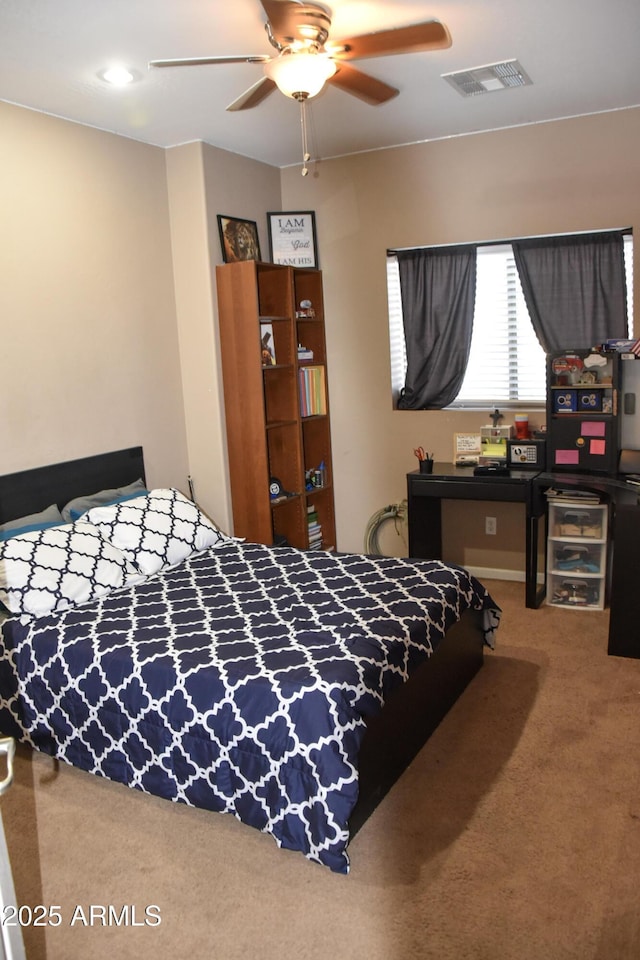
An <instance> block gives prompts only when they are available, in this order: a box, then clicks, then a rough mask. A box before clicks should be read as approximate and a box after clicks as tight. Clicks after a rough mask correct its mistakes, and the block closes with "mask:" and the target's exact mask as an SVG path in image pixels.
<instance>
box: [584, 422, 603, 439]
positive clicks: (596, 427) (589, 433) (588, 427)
mask: <svg viewBox="0 0 640 960" xmlns="http://www.w3.org/2000/svg"><path fill="white" fill-rule="evenodd" d="M580 433H581V434H582V436H583V437H604V435H605V425H604V423H603V422H602V421H600V420H586V421H585V422H584V423H581V424H580Z"/></svg>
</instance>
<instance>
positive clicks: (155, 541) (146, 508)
mask: <svg viewBox="0 0 640 960" xmlns="http://www.w3.org/2000/svg"><path fill="white" fill-rule="evenodd" d="M85 517H86V519H87V520H89V521H90V522H91V523H94V524H95V525H96V527H97V528H98V530H100V532H101V534H102V536H103V537H104V538H105V540H108V541H109V542H110V543H112V544H113V545H114V546H115V547H117V548H118V550H122V552H123V553H124V555H125V556H126V558H127V560H129V561H130V563H132V564H133V565H134V566H135V567H136V568H137V569H138V570H139V571H140V573H143V574H145V575H149V574H152V573H157V572H158V571H159V570H162V569H163V568H164V567H167V566H173V565H174V564H176V563H179V562H180V561H181V560H185V559H186V558H187V557H189V556H191V554H192V553H195V552H196V551H199V550H206V549H207V547H217V546H220V545H221V544H223V543H228V542H230V541H231V539H232V538H231V537H228V536H226V534H224V533H221V531H220V530H218V528H217V527H216V526H215V525H214V524H213V523H212V522H211V521H210V520H209V519H208V518H207V517H205V515H204V514H203V513H202V512H201V511H200V510H199V509H198V507H196V505H195V503H192V502H191V500H187V498H186V497H185V496H183V495H182V494H181V493H180V492H179V491H178V490H173V489H171V490H165V489H159V490H151V491H150V493H149V494H148V495H147V496H146V497H136V498H135V499H134V500H125V501H123V502H122V503H114V504H111V505H110V506H108V507H94V508H93V509H92V510H89V512H88V513H87V514H85Z"/></svg>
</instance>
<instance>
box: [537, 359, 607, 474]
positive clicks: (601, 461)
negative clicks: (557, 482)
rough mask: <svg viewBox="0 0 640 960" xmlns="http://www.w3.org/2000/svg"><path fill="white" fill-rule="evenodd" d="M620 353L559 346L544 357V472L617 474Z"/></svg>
mask: <svg viewBox="0 0 640 960" xmlns="http://www.w3.org/2000/svg"><path fill="white" fill-rule="evenodd" d="M619 398H620V354H619V353H614V352H601V351H598V350H563V351H562V352H561V353H554V354H552V355H551V356H549V357H548V358H547V470H549V471H553V472H554V473H556V472H564V471H566V472H569V473H597V474H605V475H608V476H615V475H616V473H617V470H618V456H619V450H620V409H619V408H620V403H619Z"/></svg>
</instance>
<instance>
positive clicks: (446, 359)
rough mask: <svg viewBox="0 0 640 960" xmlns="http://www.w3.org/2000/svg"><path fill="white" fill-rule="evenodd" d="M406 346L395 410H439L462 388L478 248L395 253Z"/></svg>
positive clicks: (465, 367) (473, 300)
mask: <svg viewBox="0 0 640 960" xmlns="http://www.w3.org/2000/svg"><path fill="white" fill-rule="evenodd" d="M396 256H397V257H398V268H399V273H400V291H401V295H402V313H403V317H404V336H405V342H406V346H407V375H406V379H405V385H404V388H403V390H402V392H401V394H400V397H399V398H398V409H399V410H440V409H442V407H446V406H447V404H449V403H451V401H452V400H454V399H455V398H456V396H457V395H458V391H459V390H460V387H461V386H462V381H463V380H464V375H465V371H466V369H467V361H468V359H469V350H470V347H471V333H472V330H473V310H474V305H475V297H476V248H475V246H464V247H440V248H437V249H433V248H431V249H423V250H400V251H398V252H397V254H396Z"/></svg>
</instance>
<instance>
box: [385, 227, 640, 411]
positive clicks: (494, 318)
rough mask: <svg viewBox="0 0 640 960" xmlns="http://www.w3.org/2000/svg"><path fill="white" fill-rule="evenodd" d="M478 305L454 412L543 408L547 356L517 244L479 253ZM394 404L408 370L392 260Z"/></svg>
mask: <svg viewBox="0 0 640 960" xmlns="http://www.w3.org/2000/svg"><path fill="white" fill-rule="evenodd" d="M624 253H625V267H626V279H627V301H628V302H627V309H628V317H629V336H633V238H632V236H631V235H630V234H629V235H627V236H625V237H624ZM477 254H478V256H477V279H476V301H475V311H474V317H473V337H472V341H471V353H470V356H469V363H468V365H467V372H466V375H465V379H464V382H463V384H462V387H461V389H460V391H459V393H458V396H457V397H456V399H455V401H454V402H453V403H452V404H451V407H479V408H491V409H493V408H494V407H496V406H500V407H511V408H518V407H532V406H543V405H544V402H545V395H546V385H545V383H546V380H545V378H546V374H545V355H544V351H543V350H542V347H541V346H540V344H539V342H538V339H537V337H536V334H535V332H534V329H533V326H532V324H531V320H530V318H529V312H528V310H527V306H526V303H525V300H524V296H523V293H522V288H521V286H520V279H519V277H518V271H517V269H516V264H515V260H514V257H513V250H512V248H511V244H509V243H504V244H491V245H486V246H478V248H477ZM387 291H388V308H389V333H390V353H391V384H392V391H393V403H394V406H396V405H397V399H398V396H399V393H400V391H401V389H402V387H403V386H404V382H405V374H406V369H407V355H406V348H405V339H404V330H403V325H402V300H401V296H400V278H399V273H398V261H397V259H396V257H395V256H393V255H389V256H388V257H387Z"/></svg>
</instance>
